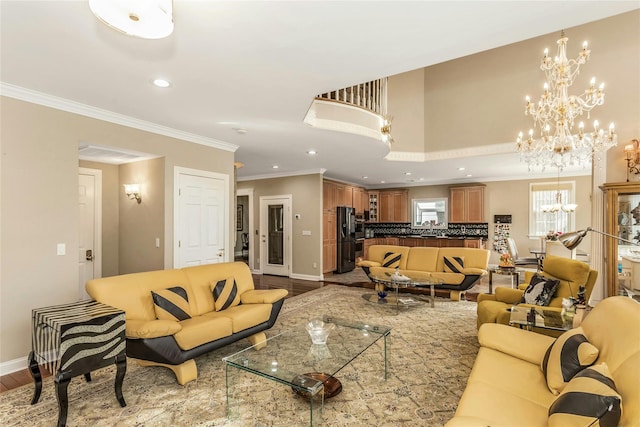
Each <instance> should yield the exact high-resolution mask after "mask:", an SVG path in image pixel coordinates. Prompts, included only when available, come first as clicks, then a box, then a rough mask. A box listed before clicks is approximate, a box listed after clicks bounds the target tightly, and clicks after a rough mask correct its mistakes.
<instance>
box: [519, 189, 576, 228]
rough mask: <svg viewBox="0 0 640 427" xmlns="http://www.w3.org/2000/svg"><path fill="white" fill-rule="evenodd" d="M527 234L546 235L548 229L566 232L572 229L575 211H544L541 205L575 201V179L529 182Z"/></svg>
mask: <svg viewBox="0 0 640 427" xmlns="http://www.w3.org/2000/svg"><path fill="white" fill-rule="evenodd" d="M529 194H530V200H529V236H531V237H535V236H546V235H547V233H549V231H561V232H563V233H566V232H568V231H572V230H573V229H574V224H575V213H574V212H565V211H563V210H562V209H560V210H558V211H557V212H544V211H543V209H542V207H543V206H545V205H554V204H556V203H559V201H561V203H563V204H565V205H566V204H569V203H575V201H574V200H575V181H561V182H541V183H532V184H529ZM558 194H559V195H558Z"/></svg>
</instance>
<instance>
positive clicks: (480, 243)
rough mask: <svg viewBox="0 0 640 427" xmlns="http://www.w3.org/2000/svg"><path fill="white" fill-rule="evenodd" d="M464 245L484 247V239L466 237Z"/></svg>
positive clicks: (467, 246)
mask: <svg viewBox="0 0 640 427" xmlns="http://www.w3.org/2000/svg"><path fill="white" fill-rule="evenodd" d="M464 247H465V248H476V249H484V242H483V241H482V239H465V241H464Z"/></svg>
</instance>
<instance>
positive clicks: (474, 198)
mask: <svg viewBox="0 0 640 427" xmlns="http://www.w3.org/2000/svg"><path fill="white" fill-rule="evenodd" d="M484 189H485V186H484V185H473V186H460V187H450V188H449V222H485V221H484Z"/></svg>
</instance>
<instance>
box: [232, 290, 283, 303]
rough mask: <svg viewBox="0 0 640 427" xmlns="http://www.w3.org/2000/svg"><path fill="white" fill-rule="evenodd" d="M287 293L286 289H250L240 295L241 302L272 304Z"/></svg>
mask: <svg viewBox="0 0 640 427" xmlns="http://www.w3.org/2000/svg"><path fill="white" fill-rule="evenodd" d="M287 295H289V291H287V290H286V289H251V290H248V291H246V292H244V293H243V294H242V295H240V301H242V303H243V304H273V303H274V302H276V301H279V300H281V299H282V298H284V297H286V296H287Z"/></svg>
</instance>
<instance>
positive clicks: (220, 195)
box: [174, 168, 233, 268]
mask: <svg viewBox="0 0 640 427" xmlns="http://www.w3.org/2000/svg"><path fill="white" fill-rule="evenodd" d="M176 169H177V171H176V172H177V173H176V181H177V185H176V190H177V194H176V199H175V200H176V206H177V209H176V211H175V214H176V217H175V226H174V230H175V233H176V236H175V238H174V244H175V247H174V267H175V268H180V267H187V266H192V265H201V264H215V263H219V262H225V261H229V260H230V258H229V257H230V256H232V255H233V248H232V246H230V245H229V244H228V242H229V233H228V229H229V227H228V218H229V217H228V211H229V195H228V187H229V177H228V176H227V175H222V174H215V173H211V172H205V171H193V170H187V169H184V168H176ZM227 247H228V248H230V249H229V250H228V251H227V250H226V248H227Z"/></svg>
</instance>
